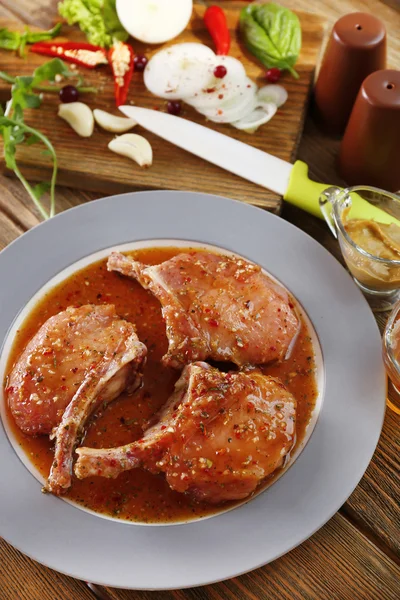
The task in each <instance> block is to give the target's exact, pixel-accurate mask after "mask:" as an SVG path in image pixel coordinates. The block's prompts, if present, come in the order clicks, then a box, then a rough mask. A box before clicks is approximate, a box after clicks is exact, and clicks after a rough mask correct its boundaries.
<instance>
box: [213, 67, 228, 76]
mask: <svg viewBox="0 0 400 600" xmlns="http://www.w3.org/2000/svg"><path fill="white" fill-rule="evenodd" d="M227 72H228V71H227V70H226V67H224V65H218V67H215V69H214V77H217V79H223V78H224V77H225V75H226V74H227Z"/></svg>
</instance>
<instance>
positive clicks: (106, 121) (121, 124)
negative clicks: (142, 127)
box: [93, 108, 137, 133]
mask: <svg viewBox="0 0 400 600" xmlns="http://www.w3.org/2000/svg"><path fill="white" fill-rule="evenodd" d="M93 116H94V120H95V121H96V123H97V125H99V126H100V127H101V128H102V129H105V130H106V131H111V132H112V133H125V131H129V130H130V129H133V128H134V127H135V126H136V125H137V123H136V121H134V120H133V119H128V118H127V117H116V116H115V115H112V114H111V113H108V112H106V111H105V110H100V109H99V108H95V109H94V111H93Z"/></svg>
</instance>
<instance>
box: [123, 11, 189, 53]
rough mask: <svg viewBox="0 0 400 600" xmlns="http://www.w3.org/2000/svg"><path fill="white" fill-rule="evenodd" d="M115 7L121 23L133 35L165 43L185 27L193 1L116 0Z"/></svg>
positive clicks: (141, 38) (148, 41)
mask: <svg viewBox="0 0 400 600" xmlns="http://www.w3.org/2000/svg"><path fill="white" fill-rule="evenodd" d="M171 4H173V6H171ZM116 9H117V13H118V17H119V20H120V21H121V23H122V26H123V27H124V29H126V31H127V32H128V33H130V34H131V36H132V37H134V38H136V39H137V40H140V41H141V42H145V43H147V44H163V43H164V42H167V41H169V40H172V39H174V38H175V37H176V36H177V35H179V34H180V33H181V32H182V31H183V30H184V29H185V28H186V26H187V24H188V23H189V20H190V17H191V15H192V11H193V1H192V0H173V2H171V0H117V2H116Z"/></svg>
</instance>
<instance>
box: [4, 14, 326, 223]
mask: <svg viewBox="0 0 400 600" xmlns="http://www.w3.org/2000/svg"><path fill="white" fill-rule="evenodd" d="M223 5H224V7H225V10H226V14H227V19H228V25H229V28H230V30H231V34H232V48H231V52H230V54H231V55H232V56H235V57H238V58H240V60H241V61H242V62H243V64H244V66H245V68H246V72H247V74H248V76H249V77H251V79H252V80H253V81H256V82H257V84H258V85H259V87H261V86H263V85H264V84H265V69H264V68H263V67H262V66H261V65H260V64H259V63H258V62H257V61H256V60H255V59H254V57H252V56H251V55H250V54H249V53H248V52H247V51H246V50H245V48H244V47H243V46H242V45H241V44H239V42H238V39H239V38H238V36H237V35H236V32H235V30H236V28H237V25H238V17H239V11H240V9H241V8H243V4H242V3H241V2H224V3H223ZM204 12H205V6H204V5H203V4H200V5H195V7H194V11H193V18H192V21H191V23H190V26H189V28H188V29H187V30H186V31H185V32H184V33H183V34H182V35H181V36H180V37H179V38H178V39H176V40H174V43H176V42H201V43H204V44H210V36H209V34H208V32H207V30H206V28H205V25H204V21H203V15H204ZM299 17H300V21H301V25H302V31H303V47H302V51H301V54H300V57H299V61H298V63H297V65H296V69H297V70H298V72H299V75H300V79H299V80H298V81H296V80H294V79H293V77H292V76H291V75H290V74H285V76H284V78H283V83H284V85H285V87H286V88H287V90H288V92H289V100H288V102H287V103H286V104H285V106H284V108H282V109H281V110H279V111H278V114H277V115H276V116H275V117H274V119H273V120H272V121H271V122H270V123H268V125H266V126H264V127H261V128H260V129H259V131H258V132H256V133H255V134H253V135H250V134H248V133H246V132H242V131H238V130H236V129H235V128H233V127H232V126H230V125H217V124H214V123H210V122H207V121H206V120H205V118H204V117H203V116H202V115H200V114H199V113H197V112H196V111H195V110H194V109H192V108H190V107H189V106H186V105H185V108H184V112H183V116H185V117H187V118H189V119H190V120H192V121H196V122H198V123H201V124H202V125H206V126H208V127H210V128H211V129H213V130H217V131H220V132H222V133H225V134H227V135H229V136H230V137H232V138H234V139H238V140H240V141H243V142H246V143H248V144H250V145H252V146H254V147H256V148H259V149H260V150H264V151H266V152H269V153H273V154H275V155H277V156H279V158H282V159H284V160H287V161H293V160H294V159H295V156H296V153H297V147H298V143H299V140H300V136H301V132H302V128H303V122H304V117H305V111H306V106H307V103H308V97H309V92H310V88H311V84H312V81H313V77H314V69H315V65H316V63H317V60H318V56H319V52H320V48H321V42H322V38H323V32H324V23H325V21H324V19H323V18H321V17H319V16H317V15H313V14H306V13H303V12H301V13H299ZM12 25H13V24H12V23H10V22H9V21H3V22H2V23H0V27H2V26H6V27H10V28H12ZM63 33H64V34H65V35H66V36H67V38H68V39H74V40H81V39H82V40H83V39H84V37H83V36H82V34H81V33H80V32H78V30H77V29H76V28H68V27H65V28H64V30H63ZM134 48H135V51H136V52H137V53H138V54H145V55H146V56H149V57H150V56H151V55H152V54H154V53H155V52H157V51H158V48H156V49H154V47H149V46H144V45H143V44H140V43H137V42H135V43H134ZM46 60H47V59H46V57H42V56H38V55H35V54H32V53H29V54H28V55H27V57H26V58H25V59H21V58H19V57H17V56H16V55H15V54H14V53H11V52H7V51H0V70H6V71H7V72H8V73H11V74H15V73H20V74H24V75H28V74H30V73H32V71H33V70H34V69H35V68H36V67H37V66H38V65H40V64H43V63H44V62H45V61H46ZM81 73H82V74H83V75H84V77H85V81H87V83H88V84H90V85H94V86H96V87H97V88H98V93H97V94H91V95H87V96H85V98H82V100H84V101H85V102H86V103H88V104H89V106H91V108H102V109H103V110H108V111H114V112H117V111H116V109H115V103H114V91H113V81H112V77H111V73H110V71H109V68H108V67H105V68H104V69H100V70H96V71H89V70H87V69H86V70H85V69H81ZM130 89H131V91H130V96H129V98H128V101H129V102H130V103H134V104H136V105H138V106H145V107H147V108H156V109H159V110H164V109H165V104H166V103H165V102H164V101H162V100H160V99H158V98H155V97H154V96H152V95H151V94H150V93H149V92H148V91H147V90H146V88H145V86H144V84H143V76H142V73H135V74H134V78H133V82H132V85H131V88H130ZM9 90H10V86H9V85H7V84H6V83H4V82H0V99H1V98H3V99H5V98H7V96H8V94H9ZM58 105H59V100H58V97H57V96H55V95H54V94H45V95H44V99H43V104H42V106H41V108H40V110H31V111H29V114H28V111H27V122H28V124H29V125H31V126H33V127H35V128H37V129H39V130H40V131H42V132H43V133H44V134H46V135H47V136H48V137H49V139H50V140H51V142H52V143H53V145H54V147H55V149H56V152H57V157H58V161H59V167H60V170H59V175H58V182H59V184H64V185H69V186H71V187H76V188H78V189H85V190H91V191H97V192H101V193H103V194H113V193H119V192H127V191H132V190H143V189H144V190H146V189H179V190H189V189H190V190H191V191H202V192H208V193H214V192H215V191H218V193H220V194H221V195H225V196H229V197H231V198H235V199H238V200H243V201H244V202H248V203H250V204H255V205H258V206H262V207H264V208H268V209H269V210H273V211H274V212H279V211H280V208H281V199H280V197H279V196H277V195H276V194H274V193H272V192H269V191H268V190H265V189H263V188H261V187H259V186H256V185H255V184H252V183H249V182H247V181H245V180H243V179H241V178H239V177H237V176H236V175H233V174H231V173H227V172H226V171H223V170H222V169H220V168H218V167H216V166H214V165H211V164H209V163H208V162H206V161H203V160H201V159H199V158H197V157H196V156H193V155H191V154H189V153H187V152H185V151H184V150H181V149H179V148H177V147H175V146H173V145H172V144H169V143H168V142H165V141H164V140H161V139H160V138H158V137H157V136H155V135H153V134H150V133H148V132H145V133H144V132H143V131H140V128H138V129H137V130H136V129H135V132H137V133H144V135H145V137H146V138H147V139H148V140H149V142H150V144H151V145H152V147H153V153H154V162H153V165H152V167H151V168H150V169H140V167H138V165H136V164H135V163H133V162H132V161H131V160H130V159H128V158H123V157H121V156H117V155H115V154H113V153H111V152H110V151H109V150H108V149H107V144H108V143H109V141H110V140H111V139H112V138H113V135H112V134H110V133H108V132H105V131H103V130H101V129H100V128H98V127H96V130H95V133H94V135H93V136H92V137H90V138H88V139H87V138H86V139H84V138H78V137H77V135H76V134H75V133H74V132H73V131H72V129H71V128H70V127H69V126H68V125H67V124H66V123H65V122H64V121H63V120H61V119H60V118H59V117H57V107H58ZM171 158H172V160H171ZM18 162H19V165H20V167H21V170H22V172H23V173H24V175H25V176H26V177H27V179H28V180H46V179H48V178H49V175H50V166H51V162H50V160H49V158H47V157H46V156H45V155H43V153H42V152H41V149H40V148H39V146H36V145H35V146H29V147H27V146H25V147H24V146H22V147H20V148H19V149H18Z"/></svg>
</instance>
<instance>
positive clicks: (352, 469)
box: [0, 191, 386, 589]
mask: <svg viewBox="0 0 400 600" xmlns="http://www.w3.org/2000/svg"><path fill="white" fill-rule="evenodd" d="M226 221H228V226H227V225H226ZM149 238H150V239H155V240H156V239H160V238H175V239H186V240H192V241H193V242H199V243H202V242H205V243H209V244H214V245H217V246H219V247H223V248H226V249H228V250H232V251H233V252H237V253H238V254H242V255H243V256H247V257H248V258H250V259H251V260H254V261H255V262H258V263H259V264H261V265H262V266H263V267H264V268H265V269H266V270H267V271H269V272H271V273H272V274H273V275H274V276H276V277H277V278H278V279H280V280H281V281H282V282H283V283H284V284H285V285H286V286H287V287H288V288H289V289H290V290H291V291H292V292H293V293H294V295H295V296H296V297H297V298H298V300H299V301H300V303H301V304H302V305H303V306H304V308H305V310H306V312H307V314H308V315H309V316H310V318H311V320H312V322H313V324H314V327H315V329H316V331H317V334H318V337H319V339H320V342H321V346H322V351H323V354H324V359H325V368H326V386H327V387H326V394H325V400H324V404H323V407H322V411H321V415H320V418H319V421H318V423H317V426H316V428H315V431H314V434H313V436H312V437H311V439H310V441H309V443H308V445H307V446H306V448H305V449H304V450H303V452H302V454H301V455H300V457H299V458H298V459H297V461H296V463H295V465H294V466H293V467H292V468H291V469H289V470H288V471H287V473H286V474H285V476H284V477H283V478H281V479H280V480H279V481H278V482H277V483H276V484H274V486H272V487H271V488H270V489H269V490H268V492H267V493H265V494H261V495H260V496H258V497H257V498H255V499H254V500H253V501H252V502H250V503H249V504H246V505H243V506H242V507H240V508H239V509H237V510H234V511H231V512H228V513H224V514H222V515H221V516H218V517H215V518H213V519H209V520H207V521H202V522H197V523H193V524H185V525H177V526H172V527H171V526H170V527H157V528H143V527H135V526H132V525H129V527H127V525H124V524H119V523H116V522H115V521H105V520H100V519H98V518H97V517H94V516H93V517H92V516H91V515H88V514H87V513H82V511H79V510H77V509H76V508H73V507H71V506H70V505H67V504H66V503H60V502H59V501H58V500H57V499H56V498H52V497H49V498H46V499H44V498H43V497H42V496H41V495H40V494H39V490H40V486H39V484H38V482H37V481H36V480H34V479H33V477H32V476H31V475H30V474H29V473H28V472H27V471H26V469H25V467H23V465H22V464H21V463H20V461H19V459H18V458H17V457H16V455H15V453H14V451H13V450H12V449H11V447H10V444H9V442H8V439H7V438H6V436H5V433H4V429H3V428H1V430H0V455H1V456H2V475H3V482H5V483H6V485H2V486H1V487H0V534H1V535H2V536H3V537H4V538H5V539H6V540H8V541H9V542H10V543H12V544H13V545H14V546H16V547H17V548H19V549H21V550H22V551H23V552H24V553H25V554H27V555H29V556H31V557H32V558H34V559H35V560H38V561H39V562H42V563H43V564H46V565H47V566H50V567H52V568H54V569H56V570H58V571H61V572H64V573H66V574H69V575H72V576H74V577H77V578H80V579H85V580H90V581H93V582H95V583H99V584H103V585H109V586H112V587H122V588H131V589H176V588H184V587H193V586H197V585H205V584H208V583H212V582H215V581H220V580H222V579H227V578H230V577H233V576H237V575H239V574H242V573H244V572H247V571H249V570H252V569H254V568H257V567H259V566H261V565H263V564H266V563H267V562H270V561H271V560H274V559H276V558H278V557H279V556H281V555H282V554H284V553H286V552H288V551H289V550H291V549H292V548H293V547H295V546H297V545H298V544H300V543H301V542H302V541H304V540H305V539H307V538H308V537H310V535H312V534H313V533H314V532H315V531H316V530H317V529H319V528H320V527H321V526H322V525H323V524H324V523H325V522H326V521H327V520H328V519H329V518H330V517H331V516H332V515H333V514H334V513H335V512H336V511H337V510H338V508H339V507H340V506H341V505H342V504H343V502H344V501H345V500H346V499H347V497H348V496H349V495H350V494H351V492H352V491H353V489H354V488H355V487H356V485H357V483H358V481H359V480H360V479H361V477H362V475H363V473H364V471H365V469H366V468H367V466H368V463H369V461H370V459H371V457H372V455H373V452H374V450H375V447H376V444H377V442H378V439H379V435H380V431H381V428H382V423H383V418H384V412H385V398H386V376H385V372H384V367H383V362H382V358H381V342H380V335H379V331H378V328H377V325H376V322H375V319H374V317H373V315H372V313H371V312H370V309H369V307H368V305H367V303H366V301H365V300H364V298H363V297H362V295H361V293H360V292H359V290H358V289H357V288H356V286H355V284H354V283H353V281H352V280H351V278H350V276H349V275H348V274H347V273H346V271H345V270H344V269H343V268H342V267H341V265H340V264H339V263H338V262H337V261H336V260H335V259H334V258H333V257H332V256H331V255H330V254H329V253H328V252H327V251H326V250H325V249H323V248H322V247H321V246H320V245H319V244H318V243H317V242H316V241H315V240H313V239H312V238H311V237H309V236H307V235H306V234H304V233H303V232H302V231H300V230H299V229H297V228H296V227H294V226H293V225H291V224H289V223H287V222H286V221H284V220H282V219H280V218H279V217H277V216H275V215H272V214H271V213H266V212H264V211H262V210H261V209H257V208H254V207H251V206H249V205H245V204H242V203H240V202H237V201H232V200H229V199H226V198H222V197H217V196H212V195H206V194H196V193H191V192H159V191H154V192H137V193H130V194H123V195H119V196H113V197H109V198H105V199H103V200H100V201H96V202H94V203H91V204H86V205H82V206H79V207H76V208H74V209H71V210H69V211H67V212H65V213H62V214H61V215H58V216H57V217H55V218H54V219H52V220H51V221H48V222H46V223H44V224H41V225H40V226H38V227H35V228H34V229H33V230H30V231H29V232H28V233H27V234H25V235H24V236H22V237H21V238H18V239H17V240H16V241H15V242H13V243H12V244H11V245H10V246H8V247H7V248H6V249H5V250H4V251H3V252H2V253H1V255H0V276H2V281H5V280H8V281H9V282H10V283H12V290H13V295H12V297H10V296H6V294H5V293H4V291H7V290H5V289H4V287H3V291H2V293H1V296H0V299H1V304H2V310H1V311H0V313H1V314H0V340H1V341H2V340H3V339H4V337H5V336H6V334H7V331H8V328H9V326H10V325H11V323H12V321H13V320H14V318H15V316H16V314H17V313H18V312H19V310H20V309H21V308H22V307H23V305H24V304H26V301H27V300H29V297H30V296H32V295H33V293H34V292H36V291H37V289H39V288H40V287H42V285H43V284H44V283H45V282H46V281H48V280H49V279H50V278H51V277H52V276H53V275H55V274H56V273H57V272H58V271H61V270H62V269H63V268H65V267H66V266H67V265H68V264H70V263H71V262H75V261H76V260H78V259H79V258H82V257H83V256H85V255H87V254H90V253H92V252H94V251H96V250H100V249H102V248H104V247H110V246H114V245H115V246H116V245H120V244H122V243H126V242H128V241H132V240H135V239H149ZM283 241H284V242H285V243H284V244H282V242H283ZM60 242H61V247H60ZM49 248H50V249H51V253H50V255H48V253H46V252H45V251H46V250H47V249H49ZM21 256H23V257H24V259H23V261H22V260H20V257H21ZM290 265H291V266H290ZM294 267H295V268H294ZM315 283H317V284H318V298H316V297H315V296H316V294H315V293H313V294H312V293H311V289H310V288H311V287H313V284H314V285H315ZM8 289H9V288H8ZM343 312H344V313H345V318H346V323H344V322H342V321H341V317H342V316H343ZM327 320H328V321H329V323H327ZM348 322H350V323H351V327H348V325H347V323H348ZM356 337H357V339H355V338H356ZM335 338H337V339H340V349H341V350H340V351H339V347H338V345H337V339H335ZM343 347H346V350H347V351H348V352H349V356H347V355H346V360H345V364H343V363H342V362H341V360H340V358H341V357H343ZM339 392H340V393H339ZM355 424H357V427H356V428H354V427H355ZM333 448H334V449H335V452H334V453H332V449H333ZM317 475H318V476H317ZM290 491H291V492H292V493H290ZM294 492H295V494H294ZM294 495H295V497H294ZM310 496H311V497H310ZM28 499H29V503H28ZM322 500H324V502H322ZM27 503H28V505H29V508H30V511H29V514H28V513H27ZM61 505H62V506H63V507H68V506H69V508H68V509H67V508H63V509H60V506H61ZM77 514H82V515H83V514H84V515H85V518H84V519H83V518H82V517H78V516H77ZM283 516H285V519H284V521H282V518H283ZM100 523H101V525H100ZM278 523H279V527H278ZM207 524H208V525H207ZM210 524H212V525H211V526H210ZM50 525H51V526H50ZM132 527H133V528H134V531H135V533H134V536H133V534H132V533H131V534H130V535H127V530H128V531H130V532H132ZM139 530H141V531H142V532H143V531H146V534H143V533H139ZM156 532H157V533H156ZM266 532H268V537H266V536H265V533H266ZM78 533H79V534H80V538H79V541H78V539H76V540H75V543H73V536H74V534H75V535H76V534H78ZM260 536H261V537H260ZM104 537H105V538H106V539H107V544H103V545H105V548H104V547H103V546H102V543H101V541H102V540H103V542H104ZM133 537H134V540H133V541H132V538H133ZM153 538H154V539H153ZM191 540H192V541H191ZM193 540H194V541H193ZM76 542H77V543H76ZM109 542H113V543H112V548H113V552H112V560H111V559H110V553H109V552H107V548H106V547H107V546H108V543H109ZM238 542H240V543H238ZM82 544H83V547H82ZM138 548H140V551H139V550H138ZM189 548H190V551H189ZM78 549H79V550H80V552H81V553H82V554H80V552H79V551H78ZM244 550H245V551H244ZM82 557H84V559H85V560H82ZM128 559H129V560H128ZM155 574H156V576H157V580H156V581H155V580H154V575H155Z"/></svg>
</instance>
